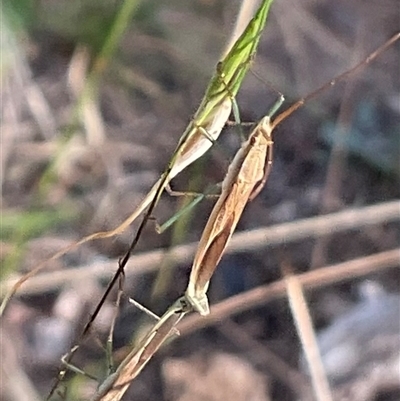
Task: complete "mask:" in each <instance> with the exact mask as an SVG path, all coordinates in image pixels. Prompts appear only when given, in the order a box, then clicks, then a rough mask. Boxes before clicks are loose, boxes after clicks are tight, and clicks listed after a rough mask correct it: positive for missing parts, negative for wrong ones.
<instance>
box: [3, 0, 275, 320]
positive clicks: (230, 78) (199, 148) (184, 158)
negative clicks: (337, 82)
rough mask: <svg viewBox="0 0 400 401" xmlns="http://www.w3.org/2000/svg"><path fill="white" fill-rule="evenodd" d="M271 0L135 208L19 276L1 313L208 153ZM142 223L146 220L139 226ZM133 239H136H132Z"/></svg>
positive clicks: (217, 73) (150, 201)
mask: <svg viewBox="0 0 400 401" xmlns="http://www.w3.org/2000/svg"><path fill="white" fill-rule="evenodd" d="M272 1H273V0H264V1H263V2H262V4H261V6H260V7H259V9H258V11H257V13H256V15H255V16H254V18H253V19H252V20H251V21H250V22H249V24H248V25H247V27H246V29H245V30H244V32H243V34H242V35H241V36H240V37H239V39H238V40H237V41H236V42H235V44H234V45H233V46H232V48H231V49H230V51H229V52H228V54H227V55H226V56H225V57H224V59H223V60H222V61H220V62H219V63H218V65H217V68H216V71H215V73H214V75H213V77H212V78H211V80H210V83H209V85H208V87H207V90H206V93H205V95H204V98H203V100H202V102H201V104H200V106H199V108H198V110H197V112H196V113H195V116H194V118H193V119H192V120H191V122H190V123H189V125H188V127H187V128H186V130H185V132H184V133H183V135H182V137H181V139H180V141H179V143H178V146H177V148H176V150H175V152H174V154H173V156H172V158H171V160H170V162H169V164H168V166H167V169H166V170H165V172H164V173H163V175H162V176H161V178H160V179H159V181H158V182H156V184H155V185H154V186H153V187H152V189H151V190H150V192H149V193H148V194H147V195H146V197H145V198H144V199H143V201H142V202H141V203H140V204H139V206H138V207H137V209H136V210H135V211H134V212H133V213H132V214H131V215H130V216H129V217H128V218H127V219H125V221H124V222H123V223H122V224H120V225H119V226H118V227H117V228H115V229H114V230H111V231H105V232H98V233H95V234H91V235H89V236H87V237H85V238H83V239H81V240H80V241H77V242H75V243H73V244H71V245H70V246H68V247H66V248H64V249H62V250H61V251H59V252H57V253H56V254H55V255H53V256H52V257H51V258H50V259H48V260H46V261H44V262H43V263H41V264H39V266H37V267H36V268H35V269H33V270H32V271H31V272H30V273H28V274H27V275H26V276H24V277H22V278H21V280H20V281H19V282H18V283H17V284H16V285H15V287H14V288H13V289H12V291H11V292H10V293H9V294H7V296H6V297H5V299H4V300H3V303H2V305H1V308H0V316H1V315H2V313H3V311H4V308H5V305H6V303H7V302H8V300H9V299H10V298H11V296H12V295H13V294H14V293H15V292H16V291H17V289H18V288H19V287H20V286H21V285H22V284H23V283H24V282H25V281H26V280H28V279H29V278H30V277H32V276H33V275H35V274H36V273H37V272H39V271H40V270H42V269H43V268H44V267H45V266H46V265H47V264H48V263H49V262H50V261H53V260H55V259H57V258H59V257H60V256H62V255H64V254H65V253H67V252H69V251H71V250H72V249H74V248H76V247H78V246H80V245H82V244H84V243H86V242H89V241H92V240H95V239H102V238H110V237H113V236H116V235H118V234H120V233H122V232H123V231H124V230H125V229H126V228H127V227H128V226H129V225H130V224H132V222H133V221H134V220H135V219H136V218H137V217H138V216H139V215H140V214H142V213H143V212H144V210H145V209H146V208H147V207H149V210H148V212H147V219H148V216H149V215H150V214H151V212H152V210H153V209H154V208H155V206H156V204H157V202H158V199H159V198H160V196H161V194H162V192H163V191H164V189H165V187H166V186H167V185H168V183H169V182H170V180H171V179H172V178H174V177H175V176H176V175H177V174H179V173H180V172H181V171H182V170H183V169H185V168H186V167H187V166H188V165H190V164H191V163H193V162H194V161H195V160H197V159H198V158H199V157H201V156H202V155H204V153H205V152H207V150H208V149H209V148H210V147H211V146H212V144H213V142H214V141H216V140H217V138H218V136H219V134H220V132H221V130H222V128H223V127H224V125H225V123H226V121H227V120H228V118H229V115H230V113H231V109H232V100H233V98H234V96H236V94H237V92H238V90H239V88H240V86H241V84H242V81H243V79H244V77H245V75H246V73H247V71H248V69H249V67H250V63H251V61H252V59H253V58H254V56H255V53H256V50H257V46H258V43H259V40H260V37H261V33H262V31H263V29H264V26H265V22H266V18H267V16H268V12H269V9H270V6H271V4H272ZM147 219H145V220H146V221H147ZM144 224H145V221H144V222H143V224H142V225H144ZM139 230H140V229H139ZM140 231H141V230H140ZM134 242H137V241H135V240H134ZM131 248H132V247H131ZM131 250H132V249H131Z"/></svg>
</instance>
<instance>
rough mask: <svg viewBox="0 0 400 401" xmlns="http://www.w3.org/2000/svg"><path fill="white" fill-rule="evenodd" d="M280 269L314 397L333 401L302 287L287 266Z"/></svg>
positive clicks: (323, 400) (320, 400)
mask: <svg viewBox="0 0 400 401" xmlns="http://www.w3.org/2000/svg"><path fill="white" fill-rule="evenodd" d="M282 270H283V273H284V280H285V283H286V289H287V296H288V299H289V305H290V310H291V311H292V316H293V319H294V321H295V324H296V329H297V334H298V336H299V338H300V341H301V344H302V346H303V350H304V353H305V355H306V358H307V362H308V367H309V370H310V374H311V381H312V387H313V390H314V393H315V396H316V399H317V400H318V401H333V398H332V394H331V390H330V388H329V382H328V379H327V377H326V374H325V369H324V365H323V363H322V360H321V355H320V352H319V349H318V343H317V339H316V336H315V331H314V327H313V324H312V319H311V316H310V312H309V309H308V307H307V302H306V299H305V296H304V293H303V288H302V286H301V284H300V282H299V280H298V279H297V277H296V276H294V275H292V273H291V272H290V269H289V267H285V265H284V266H283V269H282Z"/></svg>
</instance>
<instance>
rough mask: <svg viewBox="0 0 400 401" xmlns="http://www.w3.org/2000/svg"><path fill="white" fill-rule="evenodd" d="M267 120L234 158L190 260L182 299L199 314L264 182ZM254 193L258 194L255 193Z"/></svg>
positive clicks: (204, 309)
mask: <svg viewBox="0 0 400 401" xmlns="http://www.w3.org/2000/svg"><path fill="white" fill-rule="evenodd" d="M271 132H272V130H271V123H270V117H269V116H266V117H264V118H263V119H262V120H261V121H260V123H259V124H258V125H257V126H256V128H255V129H254V130H253V132H252V133H251V134H250V137H249V139H248V140H247V141H246V142H245V143H244V144H243V146H242V147H241V148H240V149H239V151H238V152H237V153H236V156H235V157H234V159H233V161H232V163H231V165H230V167H229V169H228V173H227V175H226V177H225V179H224V181H223V183H222V192H221V196H220V198H219V199H218V201H217V203H216V204H215V206H214V208H213V210H212V212H211V215H210V218H209V219H208V222H207V225H206V227H205V229H204V231H203V234H202V236H201V239H200V242H199V247H198V250H197V253H196V255H195V258H194V262H193V266H192V271H191V275H190V281H189V285H188V288H187V291H186V296H187V299H188V300H189V302H190V303H191V304H192V305H193V307H194V309H195V310H197V311H198V312H199V313H200V314H202V315H207V314H208V313H209V307H208V301H207V297H206V292H207V288H208V283H209V281H210V279H211V276H212V275H213V273H214V270H215V268H216V266H217V264H218V262H219V261H220V259H221V257H222V255H223V253H224V251H225V248H226V246H227V244H228V241H229V239H230V238H231V236H232V234H233V233H234V231H235V229H236V226H237V224H238V221H239V219H240V217H241V215H242V213H243V210H244V208H245V206H246V204H247V202H248V201H249V200H251V199H252V196H253V194H254V192H255V191H258V187H259V184H260V183H262V182H263V181H265V179H264V177H265V175H266V173H268V171H269V166H270V165H271V163H272V160H271V159H270V158H269V157H267V156H270V155H271V152H270V149H271V147H272V145H273V142H272V138H271ZM257 193H258V192H257Z"/></svg>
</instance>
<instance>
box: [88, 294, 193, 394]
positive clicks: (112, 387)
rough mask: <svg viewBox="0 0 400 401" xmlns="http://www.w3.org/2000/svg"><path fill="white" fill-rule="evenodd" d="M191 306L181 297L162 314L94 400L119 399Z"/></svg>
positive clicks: (103, 384) (107, 380) (104, 383)
mask: <svg viewBox="0 0 400 401" xmlns="http://www.w3.org/2000/svg"><path fill="white" fill-rule="evenodd" d="M190 310H191V307H190V305H188V304H187V302H186V299H185V298H184V297H181V298H179V299H178V300H177V301H176V302H175V303H174V304H173V305H172V306H171V307H170V308H169V309H168V310H167V311H166V312H165V313H164V315H163V316H161V318H160V320H159V321H158V322H157V324H156V325H155V326H154V327H153V328H152V329H151V330H150V331H149V332H148V333H147V334H146V335H145V337H144V338H143V339H142V340H141V341H140V343H139V345H138V346H137V347H135V348H134V349H133V350H132V351H131V352H130V353H129V354H128V356H127V357H126V358H125V359H124V360H123V361H122V362H121V364H120V365H119V366H118V369H117V370H116V372H115V373H113V374H111V375H110V376H109V377H108V378H107V379H106V380H105V381H104V382H103V383H102V384H101V385H100V387H99V389H98V391H97V393H96V394H95V395H94V396H93V398H92V399H91V400H92V401H119V400H120V399H121V398H122V397H123V395H124V394H125V392H126V390H127V389H128V388H129V386H130V384H131V382H132V381H133V380H134V379H135V377H137V376H138V375H139V373H140V372H141V371H142V369H143V368H144V367H145V365H146V364H147V362H149V360H150V359H151V357H152V356H153V355H154V354H155V353H156V352H157V350H158V349H159V348H160V347H161V345H162V344H163V343H164V342H165V340H166V339H167V338H168V337H169V336H170V334H171V333H172V331H173V330H174V328H175V326H176V325H177V324H178V323H179V322H180V320H181V319H182V318H183V317H184V316H185V314H186V313H188V312H190Z"/></svg>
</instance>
